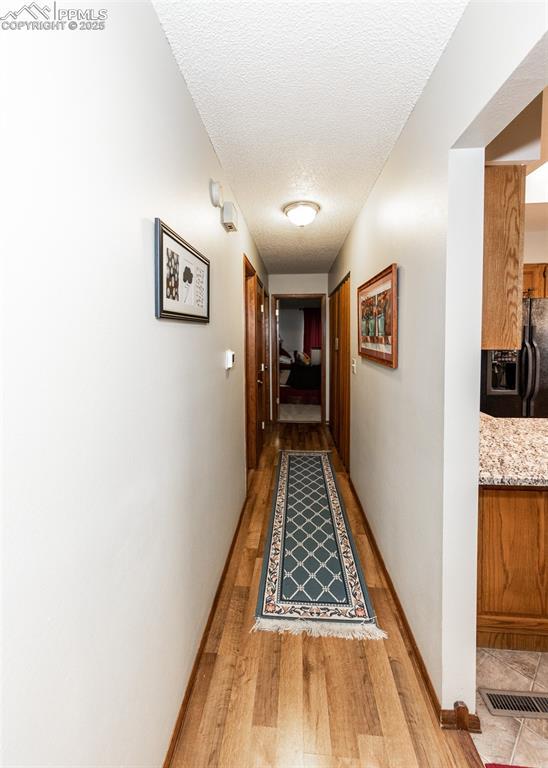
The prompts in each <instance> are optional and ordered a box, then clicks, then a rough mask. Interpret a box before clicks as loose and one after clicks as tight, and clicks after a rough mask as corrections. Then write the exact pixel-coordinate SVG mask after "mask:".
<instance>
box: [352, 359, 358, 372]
mask: <svg viewBox="0 0 548 768" xmlns="http://www.w3.org/2000/svg"><path fill="white" fill-rule="evenodd" d="M357 372H358V370H357V368H356V358H355V357H353V358H352V373H357Z"/></svg>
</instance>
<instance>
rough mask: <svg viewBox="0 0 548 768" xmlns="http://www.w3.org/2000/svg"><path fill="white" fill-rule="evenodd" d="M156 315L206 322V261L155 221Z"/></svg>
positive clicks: (207, 310) (207, 315) (207, 318)
mask: <svg viewBox="0 0 548 768" xmlns="http://www.w3.org/2000/svg"><path fill="white" fill-rule="evenodd" d="M155 235H156V317H167V318H171V319H172V320H194V321H196V322H202V323H208V322H209V260H208V259H206V257H205V256H202V254H201V253H200V252H199V251H197V250H196V249H195V248H193V247H192V246H191V245H190V244H189V243H187V242H186V241H185V240H183V238H182V237H180V236H179V235H178V234H177V233H176V232H174V230H172V229H171V228H170V227H168V226H167V224H164V222H163V221H161V219H156V220H155Z"/></svg>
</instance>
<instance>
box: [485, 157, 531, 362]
mask: <svg viewBox="0 0 548 768" xmlns="http://www.w3.org/2000/svg"><path fill="white" fill-rule="evenodd" d="M525 170H526V169H525V166H524V165H492V166H486V168H485V199H484V200H485V202H484V205H485V210H484V235H483V236H484V242H483V322H482V343H481V347H482V349H519V348H520V347H521V335H522V295H523V237H524V228H525V227H524V225H525Z"/></svg>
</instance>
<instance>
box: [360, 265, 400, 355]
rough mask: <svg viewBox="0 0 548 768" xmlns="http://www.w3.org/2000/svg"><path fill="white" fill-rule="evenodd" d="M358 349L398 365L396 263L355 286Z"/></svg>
mask: <svg viewBox="0 0 548 768" xmlns="http://www.w3.org/2000/svg"><path fill="white" fill-rule="evenodd" d="M358 352H359V353H360V355H361V356H362V357H367V358H369V360H374V361H375V362H376V363H380V364H381V365H387V366H388V367H389V368H397V367H398V265H397V264H391V265H390V266H389V267H387V268H386V269H383V271H382V272H379V274H378V275H375V277H372V278H371V280H368V281H367V282H365V283H363V284H362V285H360V287H359V288H358Z"/></svg>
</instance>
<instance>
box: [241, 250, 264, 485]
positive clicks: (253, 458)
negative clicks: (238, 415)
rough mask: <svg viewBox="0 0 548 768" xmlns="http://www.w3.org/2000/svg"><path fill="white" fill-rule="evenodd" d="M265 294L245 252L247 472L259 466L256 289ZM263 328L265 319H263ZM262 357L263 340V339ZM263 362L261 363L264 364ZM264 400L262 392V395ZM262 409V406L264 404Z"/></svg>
mask: <svg viewBox="0 0 548 768" xmlns="http://www.w3.org/2000/svg"><path fill="white" fill-rule="evenodd" d="M258 286H259V287H260V288H261V290H262V291H263V292H264V287H263V284H262V282H261V280H260V278H259V276H258V274H257V270H256V269H255V267H254V266H253V265H252V263H251V262H250V261H249V259H248V258H247V256H246V255H245V253H244V258H243V289H244V326H245V338H244V363H245V364H244V372H245V376H244V400H245V454H246V467H247V471H248V472H249V471H250V470H252V469H256V468H257V467H258V465H259V454H260V450H259V445H258V440H257V430H258V422H259V408H258V401H259V391H258V386H257V362H258V357H257V303H256V302H257V287H258ZM263 329H264V320H263ZM263 355H264V339H263ZM263 362H264V361H263ZM262 396H263V397H264V392H263V395H262ZM263 408H264V404H263Z"/></svg>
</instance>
